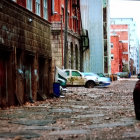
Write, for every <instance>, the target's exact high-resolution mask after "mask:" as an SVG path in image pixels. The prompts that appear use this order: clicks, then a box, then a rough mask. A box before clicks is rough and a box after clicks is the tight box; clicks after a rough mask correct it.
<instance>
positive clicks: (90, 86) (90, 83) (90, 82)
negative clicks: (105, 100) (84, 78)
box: [86, 81, 95, 88]
mask: <svg viewBox="0 0 140 140" xmlns="http://www.w3.org/2000/svg"><path fill="white" fill-rule="evenodd" d="M94 86H95V83H94V82H93V81H88V82H87V83H86V87H87V88H94Z"/></svg>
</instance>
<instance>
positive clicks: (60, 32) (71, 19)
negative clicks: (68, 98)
mask: <svg viewBox="0 0 140 140" xmlns="http://www.w3.org/2000/svg"><path fill="white" fill-rule="evenodd" d="M67 2H68V3H67V18H66V0H61V1H57V0H53V2H52V7H53V10H52V15H51V23H52V28H51V42H52V57H53V62H54V65H56V66H58V67H60V68H64V63H65V61H66V66H65V68H71V69H77V70H81V69H82V64H81V63H82V59H81V57H82V53H81V44H80V39H81V38H80V30H81V17H80V0H68V1H67ZM66 20H67V24H66ZM66 45H67V46H66Z"/></svg>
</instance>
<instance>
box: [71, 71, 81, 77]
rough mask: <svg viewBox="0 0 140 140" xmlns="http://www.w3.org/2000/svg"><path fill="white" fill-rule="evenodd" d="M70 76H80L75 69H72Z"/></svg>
mask: <svg viewBox="0 0 140 140" xmlns="http://www.w3.org/2000/svg"><path fill="white" fill-rule="evenodd" d="M72 76H81V74H80V73H79V72H77V71H72Z"/></svg>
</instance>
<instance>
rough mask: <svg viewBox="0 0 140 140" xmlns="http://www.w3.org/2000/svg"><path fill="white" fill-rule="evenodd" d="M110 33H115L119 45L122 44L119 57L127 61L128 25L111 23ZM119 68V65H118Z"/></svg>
mask: <svg viewBox="0 0 140 140" xmlns="http://www.w3.org/2000/svg"><path fill="white" fill-rule="evenodd" d="M110 28H111V33H112V34H115V35H117V36H118V37H119V41H121V43H120V45H121V46H122V53H121V54H122V56H120V59H122V61H123V60H125V62H127V63H128V61H129V57H128V53H129V49H128V47H129V46H128V42H129V38H128V35H129V32H128V25H111V27H110ZM120 70H121V66H120Z"/></svg>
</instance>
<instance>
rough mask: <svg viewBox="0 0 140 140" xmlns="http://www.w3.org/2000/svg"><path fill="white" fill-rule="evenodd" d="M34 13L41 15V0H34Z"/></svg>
mask: <svg viewBox="0 0 140 140" xmlns="http://www.w3.org/2000/svg"><path fill="white" fill-rule="evenodd" d="M35 7H36V14H37V15H38V16H40V15H41V0H35Z"/></svg>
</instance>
